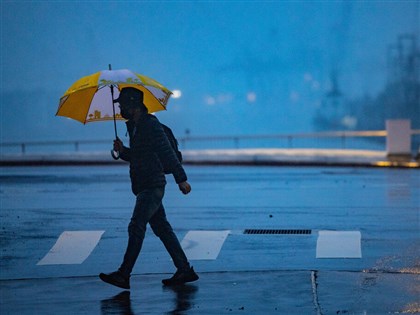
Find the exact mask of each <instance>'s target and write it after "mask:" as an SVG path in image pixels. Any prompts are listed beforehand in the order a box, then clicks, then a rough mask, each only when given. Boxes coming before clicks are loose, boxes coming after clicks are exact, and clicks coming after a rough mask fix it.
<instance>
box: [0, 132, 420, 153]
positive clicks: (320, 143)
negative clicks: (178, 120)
mask: <svg viewBox="0 0 420 315" xmlns="http://www.w3.org/2000/svg"><path fill="white" fill-rule="evenodd" d="M411 134H412V138H413V140H414V141H413V142H414V143H415V146H417V147H415V150H418V145H419V143H420V141H419V140H420V139H419V138H420V137H416V136H418V135H420V129H417V130H412V131H411ZM386 136H387V131H386V130H379V131H332V132H315V133H293V134H277V135H241V136H196V137H194V136H187V137H179V138H178V140H179V144H180V148H181V149H182V150H185V149H203V148H205V149H211V148H235V149H237V148H246V147H278V148H289V149H291V148H303V147H306V148H308V147H310V148H324V147H325V146H329V147H330V148H331V147H333V148H339V149H348V148H353V149H366V147H368V148H373V149H376V148H380V147H381V149H384V146H385V137H386ZM415 138H416V139H415ZM351 139H353V140H354V139H362V140H365V139H369V140H372V139H376V140H377V141H375V142H372V141H371V142H369V143H364V146H365V147H360V144H361V141H359V142H357V141H353V142H352V141H351ZM378 139H379V141H378ZM86 146H88V147H87V148H85V147H86ZM111 146H112V140H111V139H109V140H74V141H26V142H4V143H0V152H1V155H5V154H22V155H25V154H28V153H33V152H39V150H43V151H46V152H57V151H59V152H60V151H61V152H64V151H65V152H69V150H71V151H72V152H80V151H83V152H85V151H88V152H89V151H100V150H102V151H103V150H109V149H110V148H111ZM82 147H83V149H82ZM29 151H30V152H29Z"/></svg>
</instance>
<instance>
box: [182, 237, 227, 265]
mask: <svg viewBox="0 0 420 315" xmlns="http://www.w3.org/2000/svg"><path fill="white" fill-rule="evenodd" d="M229 233H230V230H226V231H189V232H188V233H187V234H186V235H185V237H184V239H183V240H182V242H181V246H182V248H183V249H184V251H185V254H186V255H187V257H188V259H190V260H215V259H217V256H219V253H220V250H221V249H222V246H223V243H224V242H225V240H226V238H227V237H228V235H229Z"/></svg>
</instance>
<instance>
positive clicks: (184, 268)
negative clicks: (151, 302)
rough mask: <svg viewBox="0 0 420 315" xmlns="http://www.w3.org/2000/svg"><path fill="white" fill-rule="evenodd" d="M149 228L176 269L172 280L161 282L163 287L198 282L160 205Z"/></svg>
mask: <svg viewBox="0 0 420 315" xmlns="http://www.w3.org/2000/svg"><path fill="white" fill-rule="evenodd" d="M149 223H150V226H151V227H152V229H153V232H154V233H155V234H156V236H158V237H159V238H160V239H161V241H162V243H163V245H164V246H165V248H166V250H167V251H168V253H169V255H170V256H171V257H172V260H173V262H174V264H175V267H176V268H177V272H176V273H175V274H174V275H173V277H172V278H169V279H164V280H162V283H163V284H164V285H178V284H183V283H186V282H192V281H196V280H198V275H197V274H196V273H195V271H194V269H193V268H192V267H191V266H190V264H189V262H188V259H187V256H186V255H185V253H184V250H183V249H182V247H181V244H180V243H179V240H178V238H177V237H176V235H175V233H174V231H173V229H172V226H171V225H170V223H169V222H168V220H167V218H166V213H165V209H164V208H163V205H161V206H160V207H159V209H158V211H157V212H156V213H155V215H154V216H153V217H152V218H151V219H150V222H149Z"/></svg>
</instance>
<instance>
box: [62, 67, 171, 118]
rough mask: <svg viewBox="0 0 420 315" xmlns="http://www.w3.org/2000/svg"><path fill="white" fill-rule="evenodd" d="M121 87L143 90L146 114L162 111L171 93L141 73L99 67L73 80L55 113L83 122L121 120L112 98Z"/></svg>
mask: <svg viewBox="0 0 420 315" xmlns="http://www.w3.org/2000/svg"><path fill="white" fill-rule="evenodd" d="M114 87H115V88H116V89H115V92H114ZM124 87H134V88H136V89H138V90H141V91H142V92H143V94H144V99H143V102H144V105H145V106H146V107H147V109H148V110H149V113H154V112H157V111H161V110H165V109H166V105H167V103H168V100H169V97H170V96H171V94H172V92H171V91H169V90H168V89H167V88H165V87H164V86H163V85H162V84H160V83H159V82H157V81H155V80H153V79H151V78H149V77H146V76H145V75H141V74H138V73H135V72H132V71H130V70H127V69H122V70H103V71H100V72H97V73H94V74H91V75H88V76H86V77H83V78H81V79H79V80H77V81H76V82H75V83H73V85H72V86H71V87H70V88H69V89H68V90H67V91H66V92H65V93H64V95H63V96H62V97H61V98H60V105H59V107H58V111H57V113H56V115H57V116H64V117H68V118H72V119H75V120H77V121H80V122H81V123H83V124H86V123H88V122H94V121H105V120H113V119H114V118H115V119H119V120H123V118H122V117H121V115H120V112H119V108H118V107H117V108H115V107H114V104H113V100H114V99H117V98H118V95H119V91H120V90H121V89H122V88H124ZM114 93H115V95H114Z"/></svg>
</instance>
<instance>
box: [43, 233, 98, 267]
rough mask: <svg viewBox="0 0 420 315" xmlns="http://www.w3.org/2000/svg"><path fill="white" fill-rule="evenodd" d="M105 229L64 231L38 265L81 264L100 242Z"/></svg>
mask: <svg viewBox="0 0 420 315" xmlns="http://www.w3.org/2000/svg"><path fill="white" fill-rule="evenodd" d="M104 232H105V231H64V232H63V233H61V235H60V237H59V238H58V240H57V242H56V243H55V244H54V246H53V247H52V248H51V249H50V251H49V252H48V253H47V254H46V255H45V256H44V258H42V259H41V260H40V261H39V262H38V263H37V265H71V264H81V263H83V262H84V261H85V260H86V258H88V257H89V255H90V253H91V252H92V251H93V249H94V248H95V247H96V245H97V244H98V242H99V240H100V239H101V237H102V234H103V233H104Z"/></svg>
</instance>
